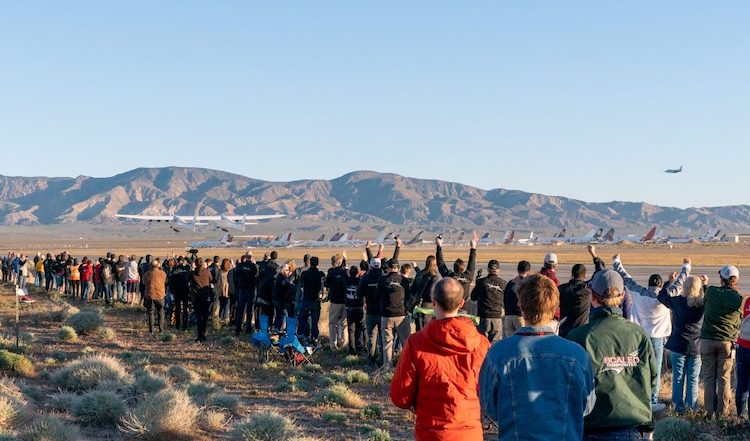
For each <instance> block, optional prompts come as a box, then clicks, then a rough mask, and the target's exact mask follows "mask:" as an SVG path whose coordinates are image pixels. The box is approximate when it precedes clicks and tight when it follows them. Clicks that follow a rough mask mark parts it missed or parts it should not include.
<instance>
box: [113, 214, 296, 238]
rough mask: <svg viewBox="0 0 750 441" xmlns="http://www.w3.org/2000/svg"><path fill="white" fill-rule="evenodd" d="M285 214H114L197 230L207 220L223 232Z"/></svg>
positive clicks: (243, 228) (125, 217) (176, 229)
mask: <svg viewBox="0 0 750 441" xmlns="http://www.w3.org/2000/svg"><path fill="white" fill-rule="evenodd" d="M284 216H286V215H285V214H261V215H241V216H237V215H232V216H229V215H220V216H179V215H167V216H150V215H143V214H120V213H118V214H116V215H115V217H116V218H119V219H131V220H144V221H148V222H149V223H150V222H157V223H160V222H164V223H170V222H171V223H173V224H174V225H176V226H177V227H181V228H189V229H191V230H193V231H195V230H197V227H199V226H205V225H208V223H209V222H214V223H216V224H218V228H221V229H222V230H224V231H225V232H229V230H228V228H231V229H234V230H240V231H245V226H246V225H255V224H256V222H253V221H258V220H266V219H278V218H280V217H284ZM177 227H173V226H171V225H170V228H171V229H172V230H173V231H175V232H178V233H179V232H180V229H179V228H177Z"/></svg>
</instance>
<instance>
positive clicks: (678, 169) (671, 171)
mask: <svg viewBox="0 0 750 441" xmlns="http://www.w3.org/2000/svg"><path fill="white" fill-rule="evenodd" d="M664 173H682V166H680V168H669V169H666V170H664Z"/></svg>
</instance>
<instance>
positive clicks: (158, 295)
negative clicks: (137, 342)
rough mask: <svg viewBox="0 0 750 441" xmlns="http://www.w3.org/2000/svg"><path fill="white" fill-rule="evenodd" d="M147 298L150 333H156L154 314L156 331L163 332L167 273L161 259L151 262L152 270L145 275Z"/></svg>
mask: <svg viewBox="0 0 750 441" xmlns="http://www.w3.org/2000/svg"><path fill="white" fill-rule="evenodd" d="M143 284H144V285H145V287H146V290H145V294H146V296H145V297H144V299H143V304H144V306H145V307H146V317H147V320H148V333H149V334H153V332H154V313H156V329H157V330H158V332H159V333H161V332H162V325H161V322H162V318H163V317H164V298H165V297H166V295H167V293H166V285H167V273H165V272H164V270H162V269H161V266H160V262H159V259H154V260H153V261H152V262H151V270H150V271H148V272H146V273H145V274H144V275H143Z"/></svg>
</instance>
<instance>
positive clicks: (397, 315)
mask: <svg viewBox="0 0 750 441" xmlns="http://www.w3.org/2000/svg"><path fill="white" fill-rule="evenodd" d="M400 267H401V266H400V265H399V263H398V260H396V259H391V260H389V261H388V275H386V276H383V277H381V278H380V280H379V281H378V297H379V298H380V332H381V334H382V337H381V338H382V339H383V366H384V368H385V369H391V368H392V367H393V348H394V345H395V337H396V336H398V340H399V341H400V342H401V344H402V345H404V344H405V343H406V340H407V339H408V338H409V334H410V333H411V327H410V326H409V319H408V318H407V317H406V289H404V285H403V284H402V277H401V274H399V269H400Z"/></svg>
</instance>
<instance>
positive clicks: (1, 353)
mask: <svg viewBox="0 0 750 441" xmlns="http://www.w3.org/2000/svg"><path fill="white" fill-rule="evenodd" d="M0 371H3V372H6V373H10V374H13V375H17V376H19V377H24V378H33V377H35V376H36V370H34V364H33V363H32V362H31V360H29V359H28V358H26V357H24V356H23V355H20V354H15V353H13V352H9V351H6V350H0Z"/></svg>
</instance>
